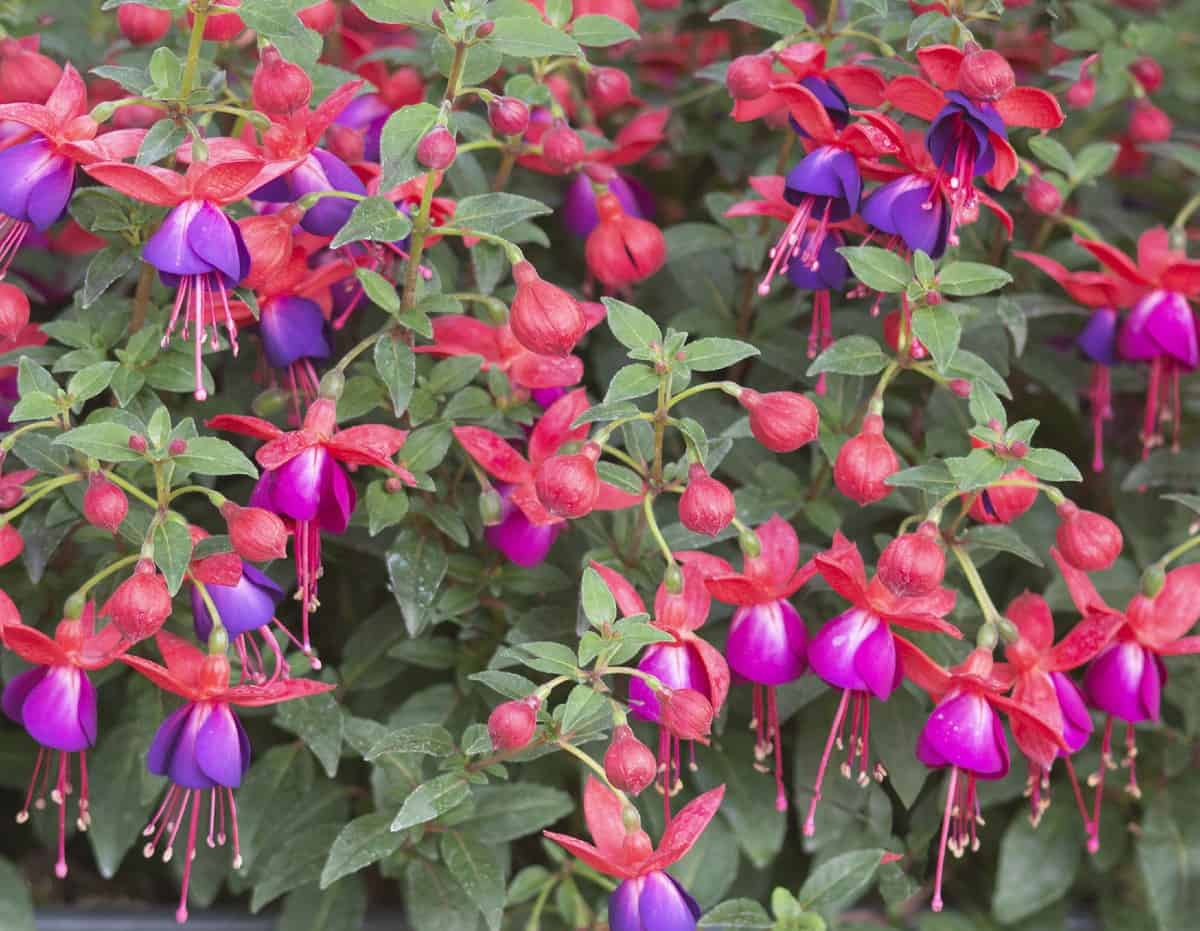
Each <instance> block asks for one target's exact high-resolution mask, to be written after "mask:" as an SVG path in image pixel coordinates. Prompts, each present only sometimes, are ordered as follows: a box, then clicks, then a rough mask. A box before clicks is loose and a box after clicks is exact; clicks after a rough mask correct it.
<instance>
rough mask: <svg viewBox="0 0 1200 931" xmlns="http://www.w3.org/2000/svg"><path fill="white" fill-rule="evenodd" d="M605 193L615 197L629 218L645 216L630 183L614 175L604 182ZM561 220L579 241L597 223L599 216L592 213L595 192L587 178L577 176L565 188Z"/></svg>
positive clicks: (594, 210)
mask: <svg viewBox="0 0 1200 931" xmlns="http://www.w3.org/2000/svg"><path fill="white" fill-rule="evenodd" d="M643 190H645V189H644V188H643ZM608 191H609V193H610V194H613V195H615V196H616V198H617V201H618V202H619V203H620V204H621V207H622V209H623V210H624V211H625V212H626V213H627V214H629V216H631V217H638V218H639V219H644V218H645V217H646V216H647V214H646V212H645V211H644V210H643V209H642V202H641V199H639V197H638V193H637V191H636V190H635V189H634V187H633V185H632V184H631V183H630V180H628V179H626V178H624V177H623V176H621V175H617V176H616V177H614V178H613V179H612V180H611V181H609V182H608ZM561 216H562V221H563V226H565V227H566V228H567V231H568V232H569V233H571V234H572V235H574V236H578V237H579V238H580V239H583V238H584V237H586V236H587V235H588V234H589V233H590V232H591V231H592V230H594V229H595V228H596V224H597V223H599V222H600V216H599V214H597V213H596V192H595V190H594V189H593V188H592V182H591V181H590V180H589V179H588V177H587V175H584V174H582V173H581V174H577V175H575V177H574V178H572V179H571V183H570V184H568V185H567V189H566V190H565V191H564V192H563V202H562V208H561Z"/></svg>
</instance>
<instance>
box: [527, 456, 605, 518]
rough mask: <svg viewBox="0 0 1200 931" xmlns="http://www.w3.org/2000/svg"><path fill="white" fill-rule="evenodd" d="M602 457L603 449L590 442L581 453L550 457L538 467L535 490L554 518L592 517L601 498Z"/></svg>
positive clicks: (534, 482)
mask: <svg viewBox="0 0 1200 931" xmlns="http://www.w3.org/2000/svg"><path fill="white" fill-rule="evenodd" d="M599 458H600V447H599V446H597V445H596V444H595V443H588V444H587V445H585V446H584V447H583V451H582V452H578V453H573V454H570V455H565V456H551V457H550V458H549V459H547V460H545V461H544V462H543V463H542V464H541V465H540V466H538V470H537V475H536V476H535V477H534V480H533V487H534V491H536V492H537V496H538V500H539V501H540V502H541V503H542V507H544V508H545V509H546V510H547V511H549V512H550V513H551V514H553V515H554V516H555V517H564V518H572V519H573V518H576V517H583V516H585V515H586V514H590V513H591V511H592V508H594V507H595V506H596V498H597V497H599V495H600V477H599V476H598V475H597V474H596V460H598V459H599Z"/></svg>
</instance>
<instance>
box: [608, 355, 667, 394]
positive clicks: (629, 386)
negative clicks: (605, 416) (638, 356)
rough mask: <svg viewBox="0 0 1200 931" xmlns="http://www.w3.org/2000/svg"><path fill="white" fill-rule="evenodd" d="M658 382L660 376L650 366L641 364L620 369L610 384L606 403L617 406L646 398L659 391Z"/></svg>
mask: <svg viewBox="0 0 1200 931" xmlns="http://www.w3.org/2000/svg"><path fill="white" fill-rule="evenodd" d="M658 382H659V377H658V374H657V373H656V372H655V371H654V369H652V368H651V367H650V366H648V365H642V364H641V363H634V364H632V365H626V366H624V367H622V368H620V369H618V370H617V373H616V374H615V375H614V376H613V377H612V381H610V382H609V383H608V393H607V394H606V395H605V396H604V403H605V404H615V403H616V402H618V401H628V400H630V399H632V398H640V397H644V396H645V395H647V394H651V393H652V392H654V391H657V390H658Z"/></svg>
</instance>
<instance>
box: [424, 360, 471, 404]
mask: <svg viewBox="0 0 1200 931" xmlns="http://www.w3.org/2000/svg"><path fill="white" fill-rule="evenodd" d="M482 365H483V357H482V356H474V355H466V356H451V357H450V358H449V359H443V360H442V361H441V362H439V363H438V364H437V365H435V366H434V367H433V371H431V372H430V373H429V378H428V379H427V380H426V382H425V390H426V391H428V392H429V393H430V394H438V395H444V394H453V393H454V392H455V391H458V390H459V389H461V388H465V387H466V386H467V385H469V384H470V383H471V380H472V379H473V378H474V377H475V376H476V375H478V374H479V368H480V366H482Z"/></svg>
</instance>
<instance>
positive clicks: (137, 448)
mask: <svg viewBox="0 0 1200 931" xmlns="http://www.w3.org/2000/svg"><path fill="white" fill-rule="evenodd" d="M129 448H130V449H131V450H133V451H134V452H135V453H144V452H145V451H146V450H147V449H148V448H149V444H148V443H147V442H146V438H145V437H144V436H142V435H141V434H140V433H135V434H133V435H132V436H130V437H129Z"/></svg>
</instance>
